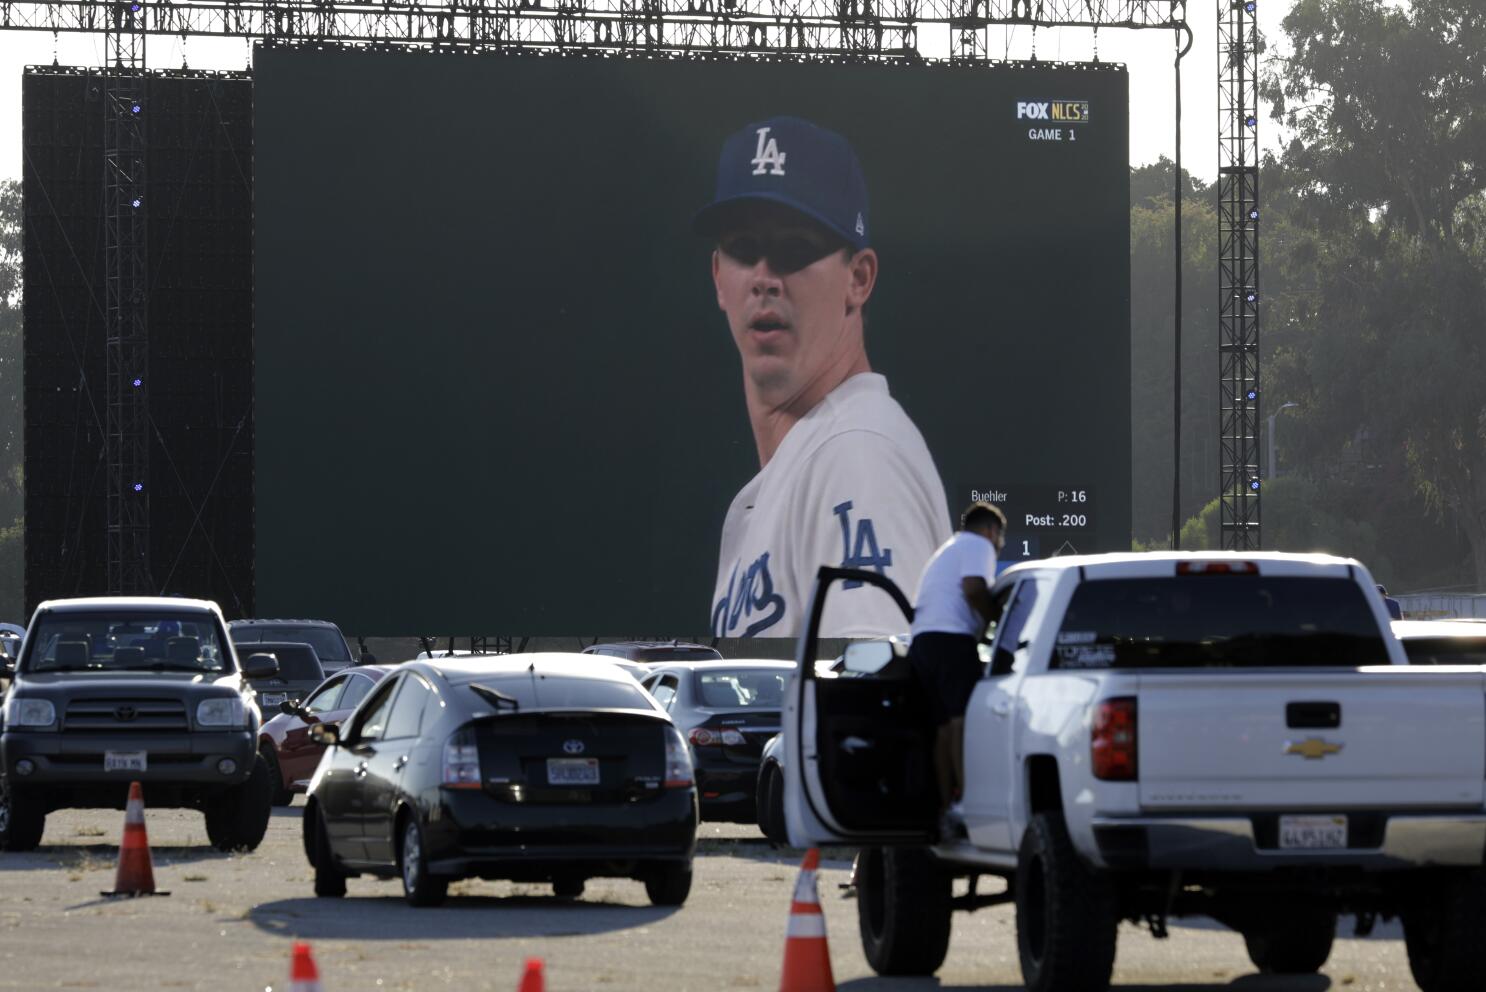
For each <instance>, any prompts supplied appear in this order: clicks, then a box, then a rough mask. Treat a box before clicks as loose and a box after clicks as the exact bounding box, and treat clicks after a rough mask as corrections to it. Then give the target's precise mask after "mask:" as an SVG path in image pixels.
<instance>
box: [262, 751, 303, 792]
mask: <svg viewBox="0 0 1486 992" xmlns="http://www.w3.org/2000/svg"><path fill="white" fill-rule="evenodd" d="M258 753H259V754H261V755H263V762H264V764H266V765H268V771H269V774H270V775H271V776H273V804H274V805H275V806H288V805H291V804H292V803H293V802H294V793H293V792H291V791H290V790H289V788H288V787H287V786H285V785H284V771H283V769H281V768H280V767H279V759H278V758H277V757H275V756H274V753H273V748H271V747H265V748H264V749H263V750H262V751H259V752H258Z"/></svg>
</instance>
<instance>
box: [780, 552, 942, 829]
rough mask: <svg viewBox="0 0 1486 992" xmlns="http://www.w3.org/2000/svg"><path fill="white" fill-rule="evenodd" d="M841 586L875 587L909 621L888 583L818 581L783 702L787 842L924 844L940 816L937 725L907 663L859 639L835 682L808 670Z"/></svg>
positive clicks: (837, 574) (845, 573) (868, 575)
mask: <svg viewBox="0 0 1486 992" xmlns="http://www.w3.org/2000/svg"><path fill="white" fill-rule="evenodd" d="M844 583H851V584H852V586H853V587H854V586H856V585H866V586H874V587H876V589H877V590H879V591H880V594H882V595H885V596H887V597H890V598H891V599H892V601H893V602H894V603H895V604H896V605H897V607H898V609H899V610H900V611H902V614H903V627H904V629H905V630H906V629H907V628H908V626H909V624H910V623H912V620H913V607H912V605H910V604H909V602H908V599H907V598H906V597H905V596H904V595H903V593H902V591H900V590H899V589H898V587H897V586H896V585H894V584H893V582H892V581H891V580H890V579H888V578H886V577H885V576H882V575H880V574H878V573H876V572H868V571H858V570H856V569H848V568H833V567H830V566H823V567H822V568H821V569H820V571H819V572H818V573H817V574H816V579H815V592H814V594H813V595H812V597H811V602H810V614H809V617H808V621H807V623H806V625H805V628H804V630H802V631H801V632H800V640H799V643H798V645H797V647H796V651H795V658H796V661H797V662H798V666H797V667H796V670H795V676H794V680H793V681H792V682H791V683H790V688H789V691H788V693H787V694H786V696H785V703H784V707H785V708H784V718H783V731H784V749H785V761H784V782H785V802H784V810H785V823H786V825H787V826H788V828H789V839H790V843H791V844H793V845H795V846H796V847H809V846H812V845H818V844H854V845H884V846H886V845H918V844H928V843H931V842H932V841H933V837H934V832H935V829H936V827H937V823H938V812H939V800H938V794H937V792H936V787H935V779H934V760H933V741H934V733H935V728H934V727H933V725H932V724H931V723H930V716H929V708H928V700H927V698H926V694H925V690H924V687H923V685H922V684H921V683H920V682H919V680H918V678H917V677H916V676H915V675H914V673H913V671H912V670H911V669H910V667H909V664H908V659H907V658H904V657H898V656H897V655H896V653H895V652H894V651H893V647H892V645H891V644H889V643H888V642H886V641H860V642H856V643H853V644H851V645H850V646H849V647H848V649H847V652H846V657H845V670H844V671H842V672H840V673H839V676H838V677H837V678H820V677H819V676H818V674H817V673H816V671H815V658H816V654H817V650H818V647H819V643H820V623H821V617H822V616H823V615H824V613H825V605H826V601H827V599H828V597H829V596H832V595H840V594H841V590H842V587H843V584H844ZM854 594H860V593H857V592H854Z"/></svg>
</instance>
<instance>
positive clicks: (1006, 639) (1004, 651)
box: [989, 579, 1037, 676]
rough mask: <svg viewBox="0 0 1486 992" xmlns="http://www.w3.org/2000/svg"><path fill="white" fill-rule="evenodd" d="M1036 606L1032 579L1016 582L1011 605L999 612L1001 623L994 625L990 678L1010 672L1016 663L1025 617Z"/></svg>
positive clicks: (1025, 621)
mask: <svg viewBox="0 0 1486 992" xmlns="http://www.w3.org/2000/svg"><path fill="white" fill-rule="evenodd" d="M997 605H998V606H1000V605H1001V604H1000V603H997ZM1036 605H1037V583H1036V582H1035V581H1033V580H1032V579H1023V580H1022V581H1021V582H1018V583H1017V585H1016V589H1015V590H1014V592H1013V595H1012V597H1011V605H1010V606H1008V607H1006V608H1004V609H1003V610H1002V611H1001V622H1000V623H998V624H997V625H996V640H995V642H994V645H993V647H992V648H991V668H990V672H989V674H990V675H991V676H997V675H1006V674H1008V673H1009V672H1011V670H1012V668H1013V667H1014V665H1015V663H1016V650H1017V647H1018V646H1019V645H1020V644H1021V643H1022V638H1023V637H1024V636H1025V631H1026V629H1027V617H1029V616H1031V615H1032V607H1034V606H1036Z"/></svg>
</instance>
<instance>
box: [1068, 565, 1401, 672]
mask: <svg viewBox="0 0 1486 992" xmlns="http://www.w3.org/2000/svg"><path fill="white" fill-rule="evenodd" d="M1388 663H1389V658H1388V648H1387V645H1386V643H1385V642H1384V640H1383V633H1382V630H1381V628H1380V627H1379V625H1378V622H1377V620H1376V619H1375V618H1374V616H1373V613H1372V610H1371V609H1370V608H1369V606H1368V602H1367V598H1366V597H1365V596H1364V595H1363V594H1362V590H1361V589H1360V588H1359V587H1358V586H1357V584H1356V583H1355V582H1352V581H1350V580H1348V579H1313V578H1294V577H1284V578H1276V577H1272V576H1264V575H1201V576H1172V577H1170V578H1160V579H1105V580H1094V581H1089V582H1084V583H1083V584H1081V585H1080V586H1079V587H1078V589H1077V590H1076V591H1075V592H1074V594H1073V600H1072V602H1070V603H1069V604H1068V612H1067V614H1066V615H1065V617H1064V619H1063V626H1062V629H1061V630H1059V631H1058V640H1057V647H1056V649H1055V652H1054V654H1053V659H1052V667H1053V668H1059V669H1093V668H1262V667H1290V666H1297V667H1301V666H1303V667H1343V668H1347V667H1354V666H1358V665H1386V664H1388Z"/></svg>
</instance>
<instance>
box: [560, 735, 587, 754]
mask: <svg viewBox="0 0 1486 992" xmlns="http://www.w3.org/2000/svg"><path fill="white" fill-rule="evenodd" d="M562 749H563V750H564V751H566V752H567V753H568V754H582V753H583V742H582V741H580V740H578V739H577V738H574V739H573V740H570V741H563V742H562Z"/></svg>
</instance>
